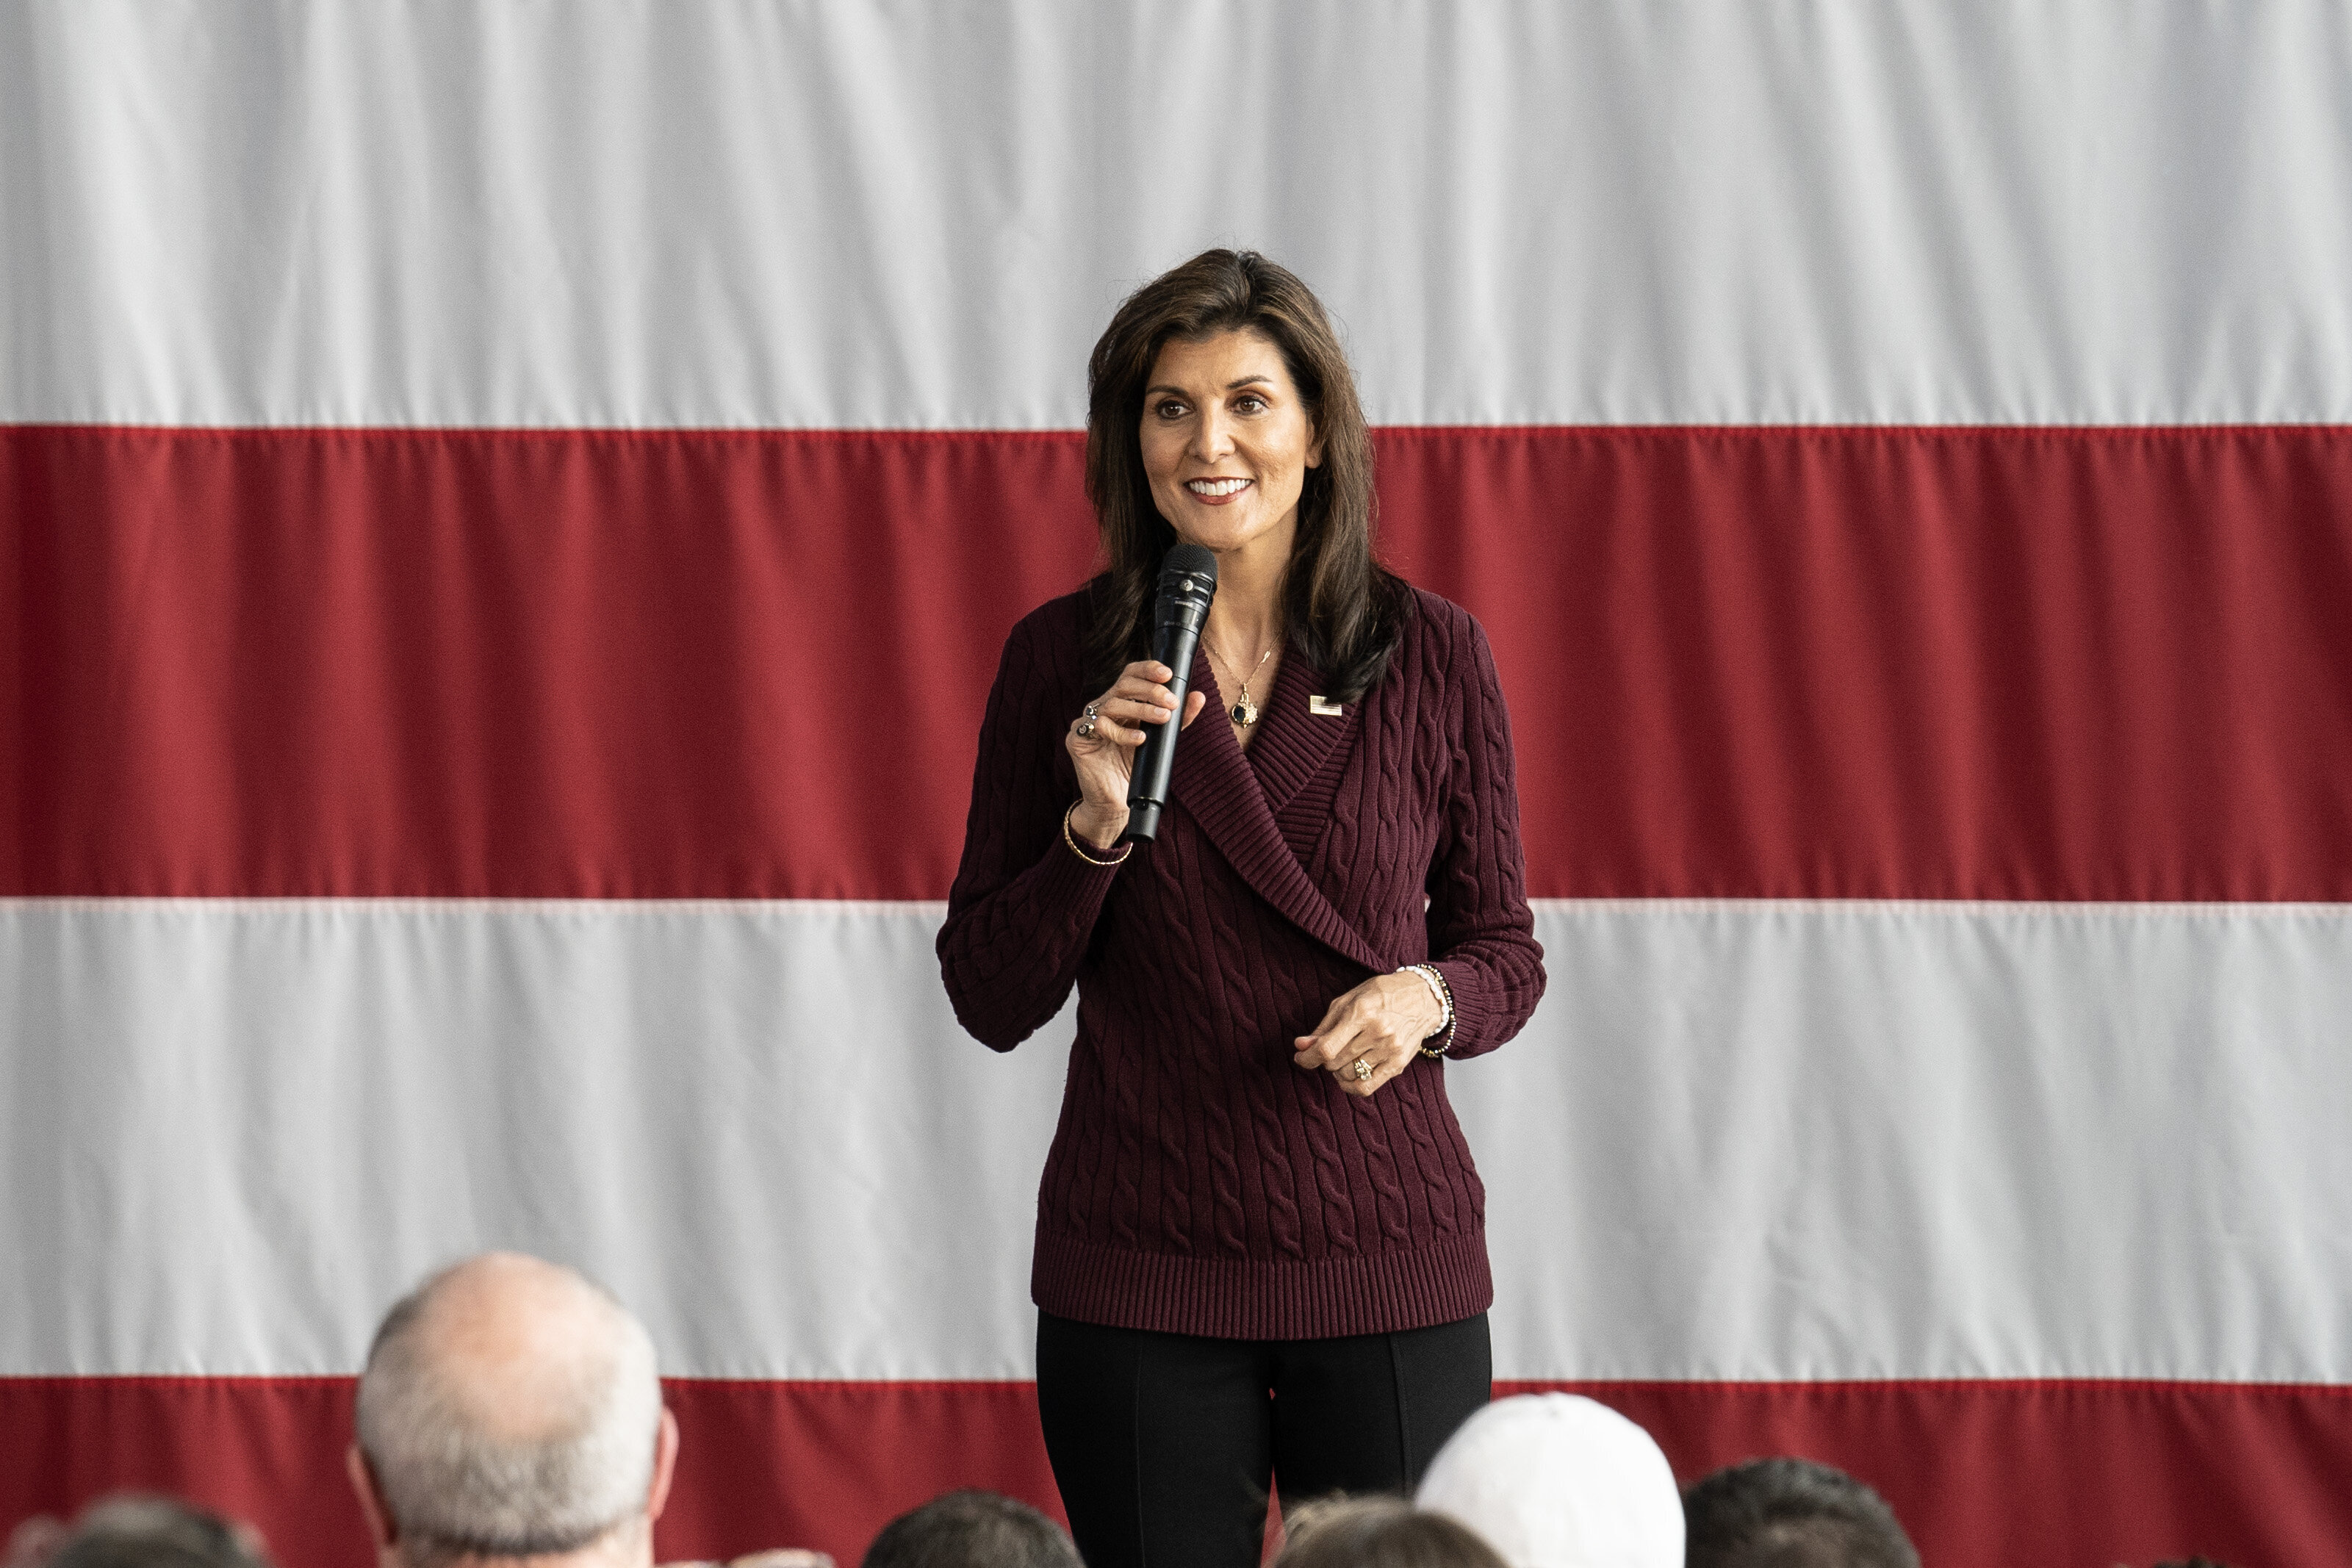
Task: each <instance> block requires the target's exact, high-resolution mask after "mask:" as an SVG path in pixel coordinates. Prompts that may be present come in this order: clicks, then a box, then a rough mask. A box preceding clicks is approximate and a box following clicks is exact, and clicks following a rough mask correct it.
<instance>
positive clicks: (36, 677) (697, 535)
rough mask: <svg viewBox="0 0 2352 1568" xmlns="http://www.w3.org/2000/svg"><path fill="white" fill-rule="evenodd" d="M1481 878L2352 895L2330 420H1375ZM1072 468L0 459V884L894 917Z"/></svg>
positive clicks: (1585, 890) (852, 456)
mask: <svg viewBox="0 0 2352 1568" xmlns="http://www.w3.org/2000/svg"><path fill="white" fill-rule="evenodd" d="M1379 447H1380V461H1381V494H1382V501H1383V507H1384V514H1383V516H1384V522H1383V527H1384V530H1385V538H1386V541H1387V547H1388V549H1389V551H1390V552H1391V554H1392V556H1393V557H1394V559H1395V560H1396V561H1397V562H1398V563H1399V564H1400V565H1401V566H1402V567H1403V568H1404V569H1405V570H1406V571H1408V572H1409V573H1410V574H1412V576H1413V577H1414V578H1415V579H1416V580H1418V581H1420V582H1423V583H1424V584H1427V585H1429V586H1431V587H1433V588H1434V589H1436V590H1437V591H1439V592H1441V593H1444V594H1446V595H1449V596H1453V597H1455V598H1458V599H1460V600H1462V601H1463V602H1465V603H1466V604H1468V605H1470V606H1471V607H1472V608H1473V609H1474V610H1475V612H1476V613H1477V614H1478V615H1479V616H1481V617H1482V618H1483V619H1484V620H1485V621H1486V626H1487V627H1488V629H1489V631H1490V632H1491V634H1492V636H1493V638H1494V642H1495V646H1496V654H1497V658H1498V659H1499V660H1500V663H1501V665H1502V668H1503V675H1504V684H1505V688H1506V689H1507V693H1508V694H1509V697H1510V699H1511V702H1512V706H1513V711H1514V715H1515V719H1516V723H1517V743H1518V748H1519V753H1520V758H1521V763H1522V773H1523V779H1522V790H1523V801H1524V807H1525V812H1526V818H1527V840H1528V854H1529V863H1530V864H1529V869H1530V883H1531V890H1532V891H1533V892H1535V893H1537V894H1538V895H1552V896H1588V897H1608V896H1619V897H1664V896H1726V897H1735V896H1746V897H1774V898H1777V897H1824V898H1828V897H1836V898H1853V897H1912V898H1986V899H2019V900H2304V899H2308V900H2329V901H2340V900H2352V809H2348V808H2347V796H2346V791H2345V785H2344V781H2345V780H2346V779H2347V778H2352V429H2347V428H2345V427H2336V426H2329V427H2309V428H2268V427H2231V428H2198V429H2164V430H2143V429H2128V430H2042V429H1983V430H1948V429H1935V430H1911V429H1640V428H1633V429H1625V428H1577V429H1531V430H1477V429H1468V430H1463V429H1443V430H1426V429H1416V430H1389V431H1383V432H1381V434H1380V437H1379ZM1081 468H1082V449H1081V443H1080V442H1079V440H1078V439H1077V438H1076V437H1073V436H1068V435H1059V434H1047V435H1023V434H1004V433H971V434H891V433H868V434H856V433H848V434H844V433H816V434H808V433H781V432H735V433H729V432H670V433H616V432H545V433H535V432H510V431H509V432H482V431H392V430H378V431H299V430H297V431H267V430H247V431H155V430H115V429H90V428H76V427H31V426H20V427H14V428H9V429H6V430H4V431H0V497H5V524H0V526H5V533H6V536H5V539H0V624H5V625H6V626H8V627H9V628H10V642H11V645H12V652H11V658H10V659H9V662H8V664H7V666H6V667H5V670H0V676H5V679H0V732H5V733H7V734H9V735H10V736H11V737H12V743H11V744H10V745H9V746H8V747H7V748H5V750H0V816H5V818H6V819H7V820H9V821H10V822H11V823H12V824H13V825H14V828H15V831H14V832H13V833H11V834H10V835H8V836H7V837H5V838H0V893H12V894H33V895H59V894H114V895H221V896H226V895H259V896H290V895H334V894H343V895H358V896H373V895H397V894H413V895H424V896H435V895H438V896H468V895H472V896H505V897H519V896H551V897H612V898H651V897H698V896H709V897H795V898H838V897H866V898H887V899H905V898H939V897H941V896H943V895H944V893H945V891H946V888H947V883H948V879H949V878H950V875H951V874H952V870H953V867H954V862H955V858H956V854H957V850H958V848H959V846H960V842H961V828H962V815H963V809H964V805H965V800H966V792H967V790H968V788H969V785H970V769H971V755H972V742H973V733H974V730H975V727H976V724H977V720H978V708H979V702H980V699H981V696H982V692H983V690H984V689H985V686H986V683H987V680H988V679H989V676H990V674H991V673H992V668H993V663H994V656H995V650H996V648H997V647H998V646H999V644H1000V642H1001V640H1002V638H1003V634H1004V631H1005V629H1006V627H1007V626H1010V625H1011V623H1012V622H1013V619H1014V618H1015V617H1017V616H1019V615H1020V614H1021V613H1022V612H1024V610H1026V609H1027V608H1029V607H1030V606H1031V605H1034V604H1035V603H1037V602H1039V601H1040V600H1042V599H1044V598H1045V597H1048V596H1050V595H1053V594H1055V593H1058V592H1061V591H1064V590H1066V588H1068V587H1069V586H1071V585H1073V584H1075V583H1076V582H1077V581H1078V580H1079V579H1080V577H1081V576H1082V575H1083V574H1084V573H1085V571H1086V570H1087V562H1088V559H1089V557H1090V555H1091V553H1092V550H1093V541H1092V537H1091V531H1090V523H1089V521H1088V513H1087V509H1086V506H1085V503H1084V500H1083V498H1082V496H1081V495H1080V490H1079V484H1080V472H1081Z"/></svg>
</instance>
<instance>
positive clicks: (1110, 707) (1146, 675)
mask: <svg viewBox="0 0 2352 1568" xmlns="http://www.w3.org/2000/svg"><path fill="white" fill-rule="evenodd" d="M1174 674H1175V672H1174V671H1172V670H1171V669H1170V668H1168V667H1167V666H1166V665H1164V664H1160V663H1159V662H1158V661H1156V660H1153V659H1149V658H1139V659H1137V660H1136V661H1135V662H1134V663H1133V664H1130V665H1129V666H1128V667H1127V668H1125V669H1124V670H1122V671H1120V672H1119V677H1118V679H1117V680H1115V681H1113V682H1112V683H1111V688H1110V689H1109V690H1108V691H1106V692H1104V693H1103V694H1102V695H1101V696H1100V697H1097V698H1096V699H1095V700H1094V701H1093V703H1091V704H1090V706H1091V707H1092V709H1093V710H1094V721H1093V729H1094V733H1093V734H1092V735H1090V736H1089V735H1081V734H1079V733H1078V731H1079V730H1081V729H1083V728H1085V727H1087V718H1086V715H1084V714H1080V715H1079V716H1078V717H1077V718H1076V719H1075V720H1073V721H1071V723H1070V727H1069V728H1068V729H1067V730H1066V731H1063V732H1062V743H1063V744H1064V745H1065V746H1067V747H1068V748H1069V750H1070V762H1071V763H1072V765H1073V766H1075V767H1076V769H1077V770H1078V795H1079V800H1078V809H1077V810H1076V812H1075V813H1073V814H1072V815H1071V817H1070V831H1071V832H1073V833H1076V835H1077V836H1078V837H1081V838H1083V839H1085V840H1086V841H1087V843H1089V844H1091V845H1093V846H1094V847H1096V848H1097V849H1108V848H1110V847H1112V846H1113V845H1115V844H1117V843H1118V836H1119V835H1120V834H1122V833H1124V832H1126V831H1127V782H1128V780H1129V778H1130V777H1131V776H1132V775H1133V774H1134V773H1135V748H1136V747H1138V746H1139V745H1141V744H1143V737H1144V736H1145V735H1147V734H1149V733H1150V726H1151V725H1154V724H1165V723H1166V722H1167V721H1169V719H1170V718H1171V717H1172V716H1173V715H1174V713H1175V711H1176V706H1175V705H1176V696H1175V693H1173V692H1171V691H1170V690H1169V689H1168V687H1167V685H1166V684H1165V683H1166V682H1167V681H1169V680H1171V679H1173V678H1174ZM1208 701H1209V699H1208V696H1207V694H1206V693H1205V692H1200V691H1192V692H1187V693H1186V694H1185V697H1184V722H1185V723H1187V724H1190V723H1191V722H1192V721H1193V720H1195V719H1197V718H1199V717H1200V716H1201V710H1202V708H1204V707H1206V706H1207V705H1208Z"/></svg>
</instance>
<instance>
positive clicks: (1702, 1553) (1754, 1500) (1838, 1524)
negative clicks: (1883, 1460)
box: [1683, 1459, 1919, 1568]
mask: <svg viewBox="0 0 2352 1568" xmlns="http://www.w3.org/2000/svg"><path fill="white" fill-rule="evenodd" d="M1683 1515H1684V1520H1685V1524H1686V1525H1687V1527H1688V1529H1689V1531H1690V1559H1689V1568H1919V1553H1918V1552H1916V1551H1915V1550H1914V1549H1913V1547H1912V1545H1911V1538H1910V1537H1909V1536H1907V1535H1906V1534H1904V1533H1903V1526H1902V1525H1901V1524H1899V1523H1897V1522H1896V1521H1895V1510H1893V1509H1891V1508H1888V1507H1887V1506H1886V1501H1885V1499H1883V1498H1881V1497H1880V1496H1879V1495H1878V1494H1877V1493H1876V1492H1874V1491H1872V1490H1871V1489H1869V1488H1868V1487H1866V1486H1864V1485H1863V1484H1862V1483H1861V1482H1860V1481H1858V1480H1855V1479H1853V1477H1852V1476H1849V1475H1847V1474H1846V1473H1845V1472H1844V1471H1843V1470H1833V1469H1832V1468H1830V1467H1829V1466H1827V1465H1817V1464H1814V1463H1813V1462H1812V1461H1811V1460H1810V1459H1750V1460H1748V1462H1747V1463H1746V1464H1744V1465H1733V1466H1732V1467H1730V1468H1728V1469H1722V1470H1717V1471H1716V1472H1715V1474H1713V1475H1711V1476H1709V1477H1707V1478H1706V1479H1705V1480H1703V1481H1701V1482H1699V1483H1698V1484H1697V1485H1696V1486H1694V1487H1692V1488H1691V1489H1690V1490H1689V1492H1687V1493H1686V1494H1685V1496H1684V1498H1683Z"/></svg>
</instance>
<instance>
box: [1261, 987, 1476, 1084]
mask: <svg viewBox="0 0 2352 1568" xmlns="http://www.w3.org/2000/svg"><path fill="white" fill-rule="evenodd" d="M1444 1021H1445V1011H1444V1008H1443V1007H1441V1006H1439V1005H1438V1001H1437V997H1436V996H1435V995H1434V994H1433V993H1432V992H1431V991H1430V989H1429V984H1428V982H1426V981H1424V980H1423V979H1422V977H1421V976H1420V975H1418V974H1375V975H1373V976H1372V977H1371V978H1370V980H1367V981H1365V982H1364V983H1363V984H1361V985H1359V986H1357V987H1356V988H1355V989H1354V990H1353V991H1350V992H1349V993H1348V994H1346V995H1344V996H1342V997H1340V998H1339V1000H1338V1001H1336V1002H1334V1003H1332V1004H1331V1005H1330V1006H1328V1007H1327V1008H1325V1009H1324V1010H1323V1021H1322V1022H1321V1023H1319V1024H1318V1025H1316V1026H1315V1032H1314V1033H1313V1034H1311V1035H1301V1036H1299V1037H1298V1054H1297V1056H1295V1057H1293V1058H1290V1059H1291V1060H1292V1061H1294V1062H1296V1063H1297V1064H1298V1065H1299V1066H1300V1067H1302V1068H1322V1069H1323V1070H1324V1071H1326V1072H1328V1073H1331V1074H1333V1075H1334V1076H1336V1077H1337V1078H1338V1079H1339V1087H1340V1088H1341V1089H1346V1090H1347V1091H1348V1092H1349V1094H1356V1095H1362V1096H1364V1097H1366V1098H1367V1099H1369V1098H1370V1096H1371V1095H1372V1094H1374V1093H1375V1092H1377V1091H1378V1090H1379V1089H1380V1087H1381V1085H1382V1084H1384V1083H1386V1082H1388V1081H1389V1079H1392V1078H1394V1077H1396V1075H1397V1074H1399V1073H1401V1072H1402V1071H1404V1069H1405V1068H1409V1067H1411V1066H1412V1058H1414V1057H1415V1056H1417V1055H1419V1054H1420V1052H1421V1043H1422V1042H1423V1040H1426V1039H1427V1038H1429V1037H1430V1036H1432V1035H1433V1034H1435V1033H1436V1032H1437V1029H1438V1026H1439V1025H1441V1024H1443V1023H1444ZM1358 1062H1369V1063H1370V1064H1371V1070H1370V1072H1369V1073H1366V1074H1364V1075H1363V1076H1361V1077H1359V1076H1358V1073H1357V1068H1356V1064H1357V1063H1358Z"/></svg>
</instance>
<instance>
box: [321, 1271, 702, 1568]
mask: <svg viewBox="0 0 2352 1568" xmlns="http://www.w3.org/2000/svg"><path fill="white" fill-rule="evenodd" d="M661 1419H662V1395H661V1383H660V1380H659V1377H658V1376H657V1374H656V1369H655V1365H654V1348H653V1342H652V1340H651V1339H650V1338H648V1337H647V1336H646V1331H645V1328H644V1326H643V1325H642V1324H640V1323H639V1322H638V1321H636V1319H635V1318H634V1317H631V1316H630V1315H629V1312H628V1310H627V1309H625V1308H624V1307H623V1306H622V1305H621V1304H620V1302H618V1301H617V1300H614V1298H613V1297H612V1295H611V1294H610V1293H608V1292H607V1291H605V1290H604V1289H602V1288H601V1287H598V1286H596V1285H593V1284H592V1283H590V1282H589V1281H588V1280H586V1279H583V1278H582V1277H581V1276H579V1275H578V1274H575V1273H573V1272H572V1270H571V1269H569V1268H560V1267H558V1266H557V1265H555V1264H552V1263H545V1262H542V1261H541V1260H540V1259H538V1258H527V1257H523V1256H520V1255H519V1254H515V1253H489V1254H486V1255H484V1256H482V1257H480V1258H469V1259H467V1261H466V1262H463V1263H460V1264H458V1265H457V1266H456V1267H455V1268H447V1269H445V1270H443V1271H442V1272H441V1273H439V1274H436V1275H435V1276H434V1277H433V1278H432V1279H427V1280H426V1281H425V1283H424V1284H422V1285H420V1286H418V1287H417V1288H416V1289H415V1291H413V1292H412V1293H410V1294H409V1295H408V1296H407V1297H406V1298H404V1300H401V1301H400V1303H399V1304H398V1305H396V1306H394V1308H393V1309H392V1310H391V1312H389V1313H388V1314H386V1316H385V1318H384V1320H383V1326H382V1327H381V1328H379V1329H378V1330H377V1331H376V1335H375V1342H374V1343H373V1345H372V1346H370V1347H369V1350H368V1360H367V1371H366V1373H364V1374H363V1375H362V1377H361V1379H360V1392H359V1442H360V1448H361V1451H362V1453H364V1454H365V1455H366V1457H367V1462H368V1467H369V1468H370V1469H371V1470H373V1472H374V1476H375V1482H376V1486H377V1489H379V1491H380V1493H381V1495H382V1498H383V1505H384V1508H385V1510H386V1511H388V1512H389V1513H390V1514H391V1516H392V1522H393V1523H394V1525H396V1526H397V1527H398V1530H399V1531H400V1536H401V1548H402V1554H403V1555H404V1557H405V1558H406V1559H407V1560H408V1561H410V1562H411V1563H433V1562H437V1561H446V1560H448V1559H451V1558H456V1557H462V1556H469V1555H471V1556H484V1557H532V1556H539V1555H542V1554H547V1553H554V1552H576V1551H578V1550H580V1549H581V1548H583V1547H585V1546H588V1545H591V1544H592V1543H594V1542H597V1541H599V1540H600V1539H602V1538H603V1537H604V1536H605V1535H607V1534H608V1533H610V1532H612V1531H616V1530H620V1529H622V1528H624V1527H626V1526H629V1525H632V1524H642V1523H643V1521H644V1515H645V1509H646V1496H647V1492H648V1489H649V1488H650V1487H651V1485H652V1480H653V1471H654V1465H655V1457H656V1448H657V1446H658V1443H659V1435H660V1430H661Z"/></svg>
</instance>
